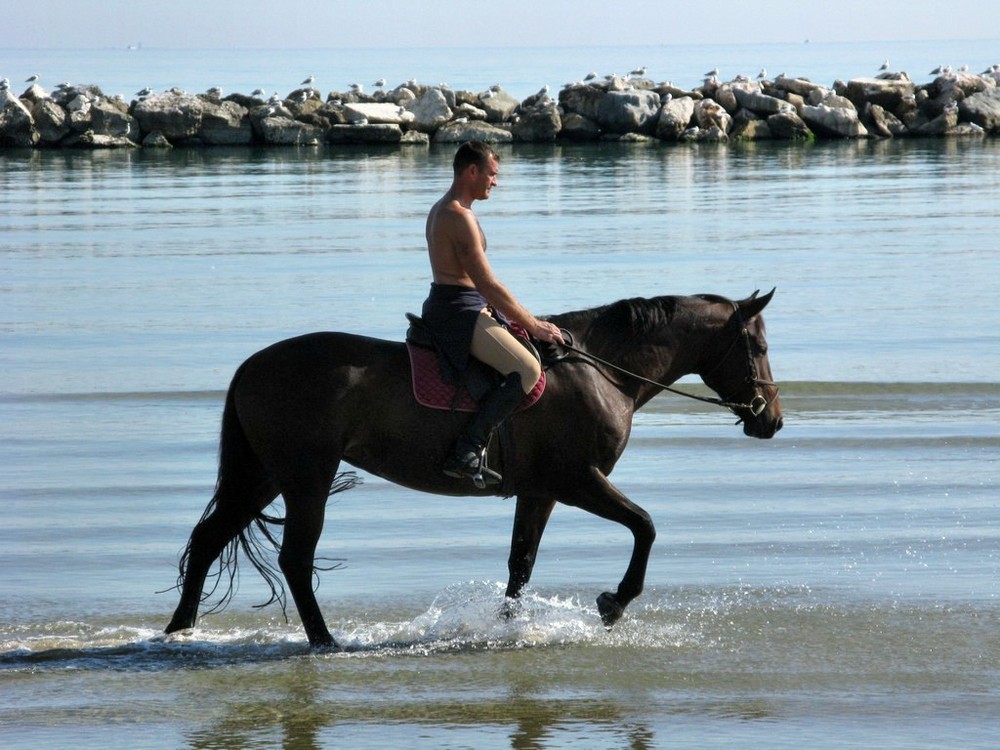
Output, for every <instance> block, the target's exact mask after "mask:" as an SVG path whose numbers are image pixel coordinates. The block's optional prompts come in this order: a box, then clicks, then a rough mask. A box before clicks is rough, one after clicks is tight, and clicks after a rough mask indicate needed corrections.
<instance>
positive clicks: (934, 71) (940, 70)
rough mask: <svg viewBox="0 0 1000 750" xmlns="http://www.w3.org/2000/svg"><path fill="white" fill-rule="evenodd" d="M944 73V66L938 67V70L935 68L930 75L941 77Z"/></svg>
mask: <svg viewBox="0 0 1000 750" xmlns="http://www.w3.org/2000/svg"><path fill="white" fill-rule="evenodd" d="M943 72H944V66H943V65H938V66H937V67H936V68H934V70H932V71H931V72H930V75H932V76H939V75H941V74H942V73H943Z"/></svg>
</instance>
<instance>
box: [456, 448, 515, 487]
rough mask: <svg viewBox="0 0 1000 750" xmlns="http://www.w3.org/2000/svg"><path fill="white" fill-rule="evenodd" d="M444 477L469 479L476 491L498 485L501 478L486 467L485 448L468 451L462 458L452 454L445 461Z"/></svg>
mask: <svg viewBox="0 0 1000 750" xmlns="http://www.w3.org/2000/svg"><path fill="white" fill-rule="evenodd" d="M442 471H443V472H444V473H445V475H447V476H449V477H454V478H455V479H471V480H472V483H473V484H474V485H476V487H477V488H478V489H481V490H485V489H486V488H487V487H488V486H491V485H492V486H495V485H499V484H500V483H501V482H502V481H503V477H501V476H500V475H499V474H497V473H496V472H495V471H493V470H492V469H490V468H489V467H488V466H487V465H486V448H485V447H483V448H479V449H478V450H470V451H468V452H467V453H465V454H464V455H462V456H459V455H457V454H454V453H453V454H452V455H451V456H450V457H449V458H448V460H447V461H445V464H444V469H443V470H442Z"/></svg>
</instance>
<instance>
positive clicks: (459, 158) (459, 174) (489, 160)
mask: <svg viewBox="0 0 1000 750" xmlns="http://www.w3.org/2000/svg"><path fill="white" fill-rule="evenodd" d="M499 173H500V155H499V154H497V152H496V151H494V150H493V149H492V148H490V147H489V146H487V145H486V144H485V143H483V142H482V141H468V142H466V143H463V144H462V145H461V146H459V147H458V152H457V153H456V154H455V181H454V185H455V186H458V187H460V191H461V193H462V194H463V195H465V196H467V199H468V200H470V201H484V200H486V199H487V198H489V197H490V190H492V189H493V188H494V187H496V184H497V175H498V174H499Z"/></svg>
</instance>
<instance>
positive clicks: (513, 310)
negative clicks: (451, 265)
mask: <svg viewBox="0 0 1000 750" xmlns="http://www.w3.org/2000/svg"><path fill="white" fill-rule="evenodd" d="M458 219H459V221H458V222H457V224H458V226H457V227H456V229H457V230H458V231H457V232H456V235H455V237H454V240H455V243H454V247H455V254H456V256H457V257H458V260H459V262H460V263H461V264H462V268H463V269H464V271H465V272H466V273H467V274H468V275H469V278H470V279H472V282H473V283H474V284H475V285H476V289H478V290H479V293H480V294H482V295H483V296H484V297H485V298H486V301H487V302H489V303H490V304H491V305H493V307H495V308H496V309H497V310H499V311H500V312H501V313H503V314H504V315H506V316H507V317H508V318H510V319H511V320H513V321H514V322H515V323H519V324H520V325H522V326H523V327H524V329H525V330H526V331H528V333H530V334H531V335H532V336H535V337H536V338H539V339H541V340H542V341H556V342H562V336H561V334H560V332H559V329H558V328H557V327H556V326H555V325H553V324H552V323H548V322H546V321H542V320H539V319H538V318H536V317H535V316H534V315H532V314H531V313H530V312H529V311H528V310H527V308H525V307H524V305H522V304H521V303H520V302H518V301H517V299H516V298H515V297H514V295H513V294H512V293H511V291H510V290H509V289H508V288H507V287H506V286H504V285H503V284H502V283H501V282H500V280H499V279H498V278H497V277H496V276H495V275H494V273H493V269H492V267H491V266H490V262H489V260H488V259H487V258H486V248H484V247H483V240H482V234H481V232H480V230H479V224H477V223H476V218H475V216H474V215H473V214H472V212H471V211H468V210H466V209H461V210H460V215H459V217H458Z"/></svg>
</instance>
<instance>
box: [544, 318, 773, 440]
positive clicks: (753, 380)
mask: <svg viewBox="0 0 1000 750" xmlns="http://www.w3.org/2000/svg"><path fill="white" fill-rule="evenodd" d="M731 304H732V305H733V312H734V313H735V315H736V320H737V322H738V323H739V330H738V331H737V333H736V336H734V337H733V340H732V342H730V344H729V348H728V349H726V353H725V354H723V355H722V358H721V359H720V360H719V361H718V362H716V363H715V365H714V366H713V367H712V368H711V369H710V370H708V371H707V372H704V373H701V378H702V379H703V380H704V379H705V378H707V377H708V376H710V375H711V374H712V373H714V372H715V371H716V370H718V369H719V368H720V367H722V365H723V364H724V363H725V361H726V360H727V359H729V356H730V355H731V354H732V353H733V351H734V350H735V349H736V345H737V343H739V342H740V341H742V342H743V350H744V353H745V354H746V362H747V376H746V380H745V382H747V383H749V384H750V385H751V386H753V391H754V396H753V398H752V399H750V403H741V402H737V401H729V400H727V399H722V398H713V397H711V396H699V395H698V394H696V393H688V392H687V391H682V390H679V389H677V388H674V387H672V386H669V385H666V384H664V383H659V382H657V381H655V380H651V379H649V378H647V377H645V376H643V375H639V374H637V373H634V372H632V371H630V370H626V369H625V368H624V367H620V366H618V365H616V364H614V363H613V362H608V361H607V360H604V359H601V358H600V357H598V356H596V355H594V354H591V353H590V352H587V351H584V350H583V349H580V348H578V347H576V346H574V345H573V335H572V334H571V333H570V332H569V331H567V330H565V329H560V330H561V332H562V336H563V340H564V341H566V342H567V343H564V344H562V347H563V348H564V349H568V350H569V351H571V352H575V353H576V354H579V355H581V356H583V357H586V358H587V359H590V360H592V361H594V362H596V363H598V364H600V365H603V366H604V367H608V368H610V369H612V370H614V371H616V372H619V373H621V374H622V375H627V376H628V377H630V378H633V379H635V380H640V381H642V382H644V383H648V384H649V385H653V386H656V387H657V388H660V389H662V390H664V391H670V392H671V393H674V394H677V395H678V396H684V397H685V398H690V399H693V400H695V401H702V402H704V403H706V404H713V405H715V406H722V407H724V408H726V409H729V410H730V411H732V412H733V413H735V414H736V415H737V416H739V414H738V412H737V410H738V409H746V410H747V411H749V412H750V413H751V414H753V416H755V417H759V416H760V415H761V414H763V412H764V410H765V409H766V408H767V407H768V406H770V405H771V404H772V403H773V402H774V400H775V399H776V398H778V384H777V383H775V382H772V381H770V380H762V379H761V378H760V376H759V375H758V373H757V363H756V362H755V361H754V358H753V351H752V350H751V348H750V330H749V329H748V328H747V324H746V320H744V318H743V313H742V311H741V310H740V308H739V305H737V304H736V303H735V302H733V303H731ZM761 386H770V387H772V388H774V398H772V399H771V400H770V401H768V400H767V399H766V398H764V396H762V395H761V391H760V388H761ZM742 421H743V417H740V418H739V419H738V420H737V422H736V424H739V423H740V422H742Z"/></svg>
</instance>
